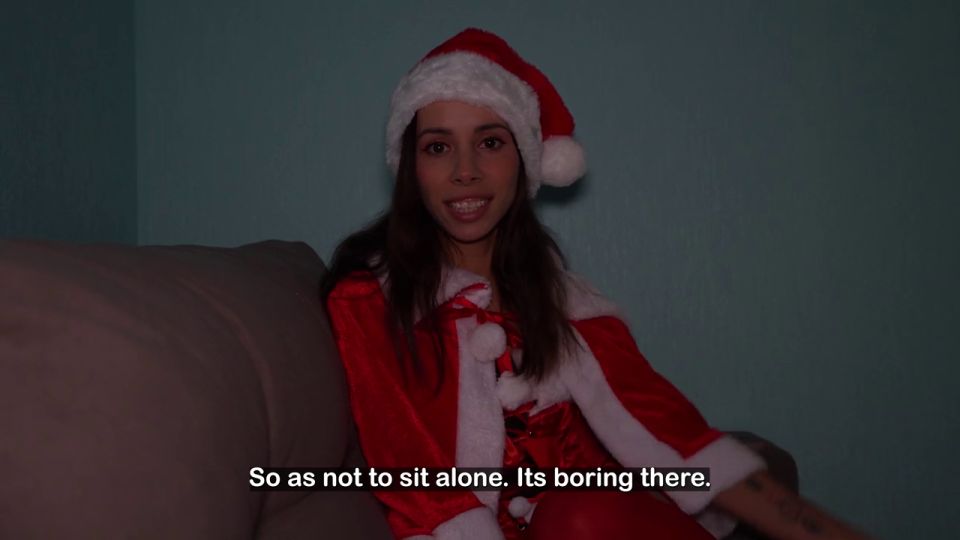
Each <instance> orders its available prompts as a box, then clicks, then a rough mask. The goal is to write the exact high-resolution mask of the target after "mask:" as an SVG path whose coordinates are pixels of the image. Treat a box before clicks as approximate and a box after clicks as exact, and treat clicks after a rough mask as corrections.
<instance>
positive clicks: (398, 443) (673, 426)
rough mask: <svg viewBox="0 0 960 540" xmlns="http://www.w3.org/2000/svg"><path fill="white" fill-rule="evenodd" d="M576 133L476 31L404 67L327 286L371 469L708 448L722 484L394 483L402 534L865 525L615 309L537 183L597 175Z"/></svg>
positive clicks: (709, 463)
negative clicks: (371, 182) (678, 373)
mask: <svg viewBox="0 0 960 540" xmlns="http://www.w3.org/2000/svg"><path fill="white" fill-rule="evenodd" d="M572 134H573V118H572V117H571V115H570V113H569V112H568V111H567V109H566V107H565V106H564V104H563V101H562V100H561V99H560V96H559V95H558V94H557V92H556V90H555V89H554V88H553V86H552V85H551V84H550V82H549V81H548V80H547V78H546V77H545V76H544V75H543V74H542V73H540V72H539V71H538V70H537V69H536V68H535V67H533V66H531V65H530V64H528V63H526V62H525V61H524V60H522V59H521V58H520V57H519V56H518V55H517V53H516V52H514V51H513V50H512V49H511V48H510V47H509V46H508V45H507V44H506V42H504V41H503V40H501V39H500V38H498V37H497V36H495V35H493V34H490V33H488V32H484V31H481V30H476V29H468V30H465V31H464V32H461V33H460V34H458V35H456V36H454V37H453V38H451V39H450V40H448V41H446V42H445V43H443V44H442V45H440V46H439V47H437V48H436V49H434V50H433V51H431V52H430V53H429V54H427V56H426V57H425V58H424V59H423V60H421V61H420V62H419V63H418V64H417V65H416V66H415V67H414V68H413V69H412V70H411V71H410V72H409V73H408V74H407V75H406V76H405V77H404V78H403V80H402V81H401V82H400V84H399V85H398V87H397V89H396V91H395V92H394V95H393V98H392V101H391V111H390V118H389V121H388V125H387V145H388V150H387V162H388V164H389V165H390V166H391V167H392V168H393V170H394V171H395V172H396V185H395V189H394V193H393V200H392V202H391V205H390V208H389V210H388V211H387V212H386V213H385V214H384V215H383V216H382V217H381V218H380V219H378V220H377V221H376V222H374V223H373V224H372V225H370V226H369V227H367V228H365V229H363V230H361V231H359V232H357V233H355V234H353V235H352V236H350V237H348V238H347V239H346V240H344V241H343V243H342V244H340V246H339V247H338V248H337V250H336V253H335V254H334V257H333V261H332V265H331V268H330V272H329V273H328V274H327V276H326V278H325V280H324V283H323V287H322V294H323V300H324V302H325V305H326V307H327V312H328V314H329V316H330V320H331V324H332V327H333V330H334V335H335V338H336V342H337V346H338V348H339V350H340V355H341V357H342V359H343V362H344V365H345V368H346V373H347V378H348V383H349V387H350V398H351V404H352V407H353V413H354V417H355V420H356V424H357V428H358V431H359V437H360V443H361V446H362V449H363V452H364V455H365V456H366V459H367V461H368V464H369V465H370V466H372V467H417V466H419V467H438V468H450V467H453V466H457V467H517V466H531V467H540V468H549V467H561V468H574V467H579V468H596V467H612V468H616V467H642V466H655V467H709V468H710V471H711V476H710V481H711V487H710V490H709V491H701V492H666V493H665V495H666V496H664V495H663V494H659V493H650V492H640V491H636V492H631V493H621V492H619V491H597V492H583V491H577V492H571V491H545V490H543V489H537V488H530V487H519V486H516V485H510V486H508V487H505V488H503V489H501V490H500V491H480V490H478V491H476V492H472V491H468V490H462V491H378V492H377V493H376V494H377V496H378V497H379V499H380V500H381V501H382V502H383V503H384V505H385V507H386V511H387V517H388V521H389V523H390V526H391V527H392V529H393V531H394V534H395V535H396V536H397V537H398V538H438V539H444V538H463V539H473V538H476V539H488V538H489V539H493V538H504V537H506V538H535V539H536V538H550V539H554V540H557V539H564V538H577V539H589V538H641V537H642V538H651V539H660V538H683V539H692V540H696V539H708V538H712V537H713V536H717V537H719V536H722V535H724V534H726V533H728V532H729V531H730V530H731V529H732V525H733V524H734V523H735V519H734V518H739V519H742V520H746V521H748V522H750V523H752V524H753V525H754V526H756V527H757V528H759V529H761V530H763V531H765V532H767V533H768V534H769V535H771V536H773V537H776V538H798V539H800V538H856V537H858V536H857V534H856V533H854V532H853V531H851V530H850V529H848V528H847V527H846V526H844V525H843V524H841V523H839V522H838V521H836V520H834V519H832V518H830V517H828V516H827V515H825V514H824V513H822V512H820V511H818V510H816V509H815V508H813V507H812V506H810V505H809V504H807V503H806V502H804V501H803V500H801V499H799V498H797V497H796V496H795V495H792V494H791V493H789V492H788V491H787V490H786V489H784V488H783V487H781V486H780V485H779V484H777V483H776V482H775V481H774V480H772V479H771V478H770V477H769V476H768V475H767V474H766V473H764V472H763V468H764V463H763V461H762V460H761V459H760V458H759V457H757V456H756V455H755V454H754V453H753V452H751V451H750V450H749V449H747V448H746V447H744V446H742V445H740V444H739V443H737V442H736V441H734V440H732V439H730V438H729V437H727V436H725V435H724V434H722V433H721V432H719V431H717V430H715V429H713V428H711V427H710V426H709V425H708V424H707V423H706V422H705V421H704V420H703V418H702V417H701V416H700V414H699V413H698V412H697V410H696V409H695V408H694V407H693V406H692V405H691V404H690V403H689V402H688V401H687V400H686V399H684V397H683V396H682V395H681V394H680V393H679V392H678V391H677V390H676V389H675V388H674V387H673V386H671V385H670V384H669V383H668V382H667V381H666V380H665V379H663V378H662V377H661V376H659V375H658V374H657V373H656V372H655V371H653V370H652V369H651V367H650V366H649V364H648V363H647V362H646V360H645V359H644V358H643V356H642V355H641V354H640V352H639V351H638V350H637V348H636V345H635V344H634V341H633V338H632V337H631V336H630V333H629V330H628V329H627V327H626V325H625V324H624V322H623V321H622V319H621V318H620V317H619V316H618V315H617V311H616V309H615V307H614V306H613V305H612V304H611V303H610V302H609V301H607V300H605V299H604V298H603V297H601V296H600V295H599V294H597V293H596V292H594V291H593V289H591V288H590V287H589V286H588V285H586V284H585V283H583V281H582V280H580V279H578V278H576V277H575V276H573V275H572V274H570V273H569V272H567V271H566V269H565V263H564V260H563V257H562V255H561V254H560V250H559V248H558V247H557V245H556V243H555V242H554V241H553V239H552V238H551V237H550V235H549V234H548V233H547V232H546V230H545V229H544V228H543V226H541V224H540V223H539V221H538V220H537V217H536V215H535V213H534V211H533V207H532V202H531V201H532V199H533V197H534V196H535V194H536V192H537V188H538V187H539V186H540V184H541V183H548V184H553V185H566V184H569V183H571V182H573V181H575V180H576V179H577V178H579V177H580V176H582V175H583V173H584V170H585V167H584V159H583V153H582V150H581V149H580V146H579V145H578V144H577V142H576V141H575V140H574V139H573V138H572ZM508 481H512V479H508ZM511 484H513V483H512V482H511ZM708 531H709V532H708ZM711 534H712V535H713V536H711Z"/></svg>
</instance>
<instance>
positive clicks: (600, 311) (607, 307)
mask: <svg viewBox="0 0 960 540" xmlns="http://www.w3.org/2000/svg"><path fill="white" fill-rule="evenodd" d="M563 284H564V291H565V293H566V297H567V298H566V306H565V311H566V313H567V318H569V319H570V320H572V321H579V320H586V319H593V318H597V317H616V318H618V319H623V314H622V312H621V311H620V309H619V308H618V307H617V305H616V304H615V303H614V302H613V301H612V300H610V299H609V298H607V297H606V296H604V295H603V294H602V293H601V292H600V291H598V290H597V289H596V287H594V286H593V285H592V284H591V283H590V282H589V281H588V280H587V279H586V278H585V277H583V276H581V275H579V274H576V273H574V272H571V271H569V270H564V271H563Z"/></svg>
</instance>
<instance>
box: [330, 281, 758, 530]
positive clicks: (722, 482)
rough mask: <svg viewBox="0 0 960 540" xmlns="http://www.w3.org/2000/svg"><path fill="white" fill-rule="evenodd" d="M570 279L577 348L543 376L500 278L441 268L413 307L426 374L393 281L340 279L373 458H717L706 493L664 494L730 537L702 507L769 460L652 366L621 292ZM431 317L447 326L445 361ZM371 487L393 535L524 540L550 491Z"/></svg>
mask: <svg viewBox="0 0 960 540" xmlns="http://www.w3.org/2000/svg"><path fill="white" fill-rule="evenodd" d="M565 279H566V284H567V285H566V286H567V298H568V302H567V306H566V312H567V316H568V318H569V320H570V321H571V324H572V326H573V328H574V332H575V334H576V337H577V341H578V344H579V347H576V348H573V349H572V350H571V351H569V353H567V354H568V356H569V357H568V358H563V359H562V361H561V362H560V367H559V369H557V370H556V372H554V373H552V374H550V375H549V376H548V377H547V378H546V379H545V380H543V381H541V382H539V383H533V382H532V381H529V380H526V379H525V378H523V377H520V376H516V375H515V374H514V373H513V372H512V365H514V364H516V363H517V362H520V361H522V358H519V357H518V356H519V354H518V353H519V351H520V343H521V341H520V340H521V336H518V335H516V331H515V329H514V326H513V325H512V324H511V321H510V316H509V315H501V314H498V313H491V312H489V311H486V308H487V306H488V305H489V303H490V298H491V288H490V284H489V283H488V282H487V281H486V280H485V279H484V278H482V277H480V276H477V275H475V274H473V273H470V272H468V271H466V270H463V269H459V268H448V269H445V270H444V272H443V276H442V280H441V284H440V287H439V291H438V298H437V303H438V305H439V308H438V311H437V313H435V314H430V315H431V317H422V316H421V315H422V314H418V316H417V317H416V319H417V321H418V322H417V324H415V328H414V339H415V345H416V347H417V350H418V354H419V355H420V357H421V360H422V362H421V370H422V371H421V372H420V373H419V374H418V373H416V372H415V371H414V370H413V368H412V365H411V362H410V361H409V360H410V359H409V358H405V359H403V360H404V361H401V360H400V359H398V358H397V357H396V352H395V347H394V342H393V339H392V337H391V334H390V331H389V329H388V326H387V321H388V311H387V301H386V296H385V293H384V290H383V288H384V286H385V284H386V283H387V281H386V280H385V279H383V277H382V276H381V277H380V278H379V279H378V277H376V276H374V275H373V274H371V273H369V272H356V273H354V274H352V275H350V276H348V277H347V278H345V279H343V280H342V281H341V282H340V283H338V284H337V286H336V287H335V288H334V290H333V291H332V293H331V294H330V296H329V298H328V300H327V308H328V312H329V315H330V319H331V326H332V328H333V333H334V337H335V340H336V343H337V347H338V349H339V352H340V356H341V358H342V360H343V363H344V367H345V370H346V374H347V382H348V385H349V390H350V402H351V406H352V410H353V414H354V419H355V422H356V425H357V430H358V434H359V438H360V444H361V448H362V450H363V453H364V456H365V457H366V459H367V462H368V465H369V466H371V467H378V468H379V467H437V468H450V467H454V466H456V467H507V466H511V467H512V466H517V465H536V466H538V467H554V466H555V467H584V468H593V467H598V466H603V467H615V466H623V467H649V466H653V467H709V468H710V490H709V491H698V492H681V491H669V492H667V493H666V494H667V495H668V496H669V497H670V498H671V499H672V500H673V502H674V503H675V504H676V505H678V506H679V507H680V508H681V509H682V510H683V511H684V512H686V513H687V514H691V515H694V516H695V517H696V518H697V519H698V520H699V521H700V523H701V525H703V526H704V527H705V528H706V529H707V530H709V531H710V532H711V533H712V534H714V536H716V537H718V538H719V537H722V536H723V535H726V534H728V533H729V532H730V530H732V528H733V525H734V524H735V522H734V521H733V520H732V519H731V518H730V517H729V516H727V515H725V514H722V513H720V512H718V511H714V510H712V509H707V508H706V507H707V505H708V503H709V502H710V500H711V499H712V498H713V497H714V496H715V495H716V493H718V492H720V491H723V490H724V489H726V488H728V487H730V486H732V485H733V484H735V483H736V482H738V481H740V480H741V479H743V478H744V477H746V476H747V475H749V474H751V473H752V472H754V471H757V470H759V469H761V468H763V467H764V463H763V461H762V460H761V459H760V458H759V457H758V456H757V455H756V454H754V453H753V452H752V451H751V450H749V449H748V448H746V447H745V446H743V445H741V444H739V443H737V442H736V441H734V440H733V439H731V438H729V437H728V436H725V435H724V434H723V433H721V432H719V431H717V430H716V429H713V428H711V427H710V426H709V425H708V424H707V423H706V421H705V420H704V419H703V417H702V416H701V415H700V413H699V412H698V411H697V410H696V408H695V407H694V406H693V405H692V404H690V402H689V401H687V400H686V399H685V398H684V397H683V395H682V394H681V393H680V392H679V391H678V390H677V389H676V388H674V387H673V386H672V385H671V384H670V383H669V382H668V381H667V380H666V379H664V378H663V377H662V376H660V375H659V374H658V373H656V372H655V371H654V370H653V369H652V368H651V367H650V365H649V364H648V363H647V361H646V360H645V359H644V357H643V356H642V355H641V353H640V352H639V350H638V349H637V347H636V344H635V342H634V340H633V338H632V336H631V335H630V332H629V329H628V328H627V326H626V324H625V323H624V322H623V320H622V318H621V317H620V316H619V315H618V312H617V310H616V308H615V306H614V305H613V304H612V303H610V302H609V301H608V300H606V299H605V298H603V297H602V296H601V295H599V294H598V293H596V292H595V291H594V290H593V289H592V288H591V287H589V286H588V285H587V284H586V283H585V282H584V281H583V280H582V279H580V278H578V277H576V276H574V275H573V274H567V275H566V276H565ZM428 318H433V319H434V320H436V321H438V323H439V329H440V336H439V338H440V339H441V340H442V342H443V350H444V351H445V355H444V358H442V359H439V362H435V361H434V360H435V359H436V352H435V351H436V347H435V346H434V339H435V336H434V335H433V334H432V333H431V332H432V330H431V329H430V325H426V324H422V323H423V322H424V321H425V320H426V319H428ZM511 357H512V360H511ZM411 381H413V383H412V384H411ZM375 494H376V496H377V497H378V498H379V499H380V501H381V502H382V503H383V504H384V505H385V507H386V511H387V520H388V522H389V524H390V527H391V528H392V530H393V533H394V534H395V535H396V537H397V538H415V539H430V538H434V539H438V540H444V539H455V538H471V539H474V538H475V539H502V538H516V537H519V532H518V531H519V530H521V529H522V527H523V525H524V524H525V523H526V522H527V521H529V520H530V519H531V518H532V516H533V514H534V512H535V509H536V502H537V500H538V498H539V496H540V495H541V493H534V492H530V491H528V490H518V489H515V488H510V487H508V488H506V489H505V490H504V491H503V492H498V491H475V492H474V491H469V490H461V491H446V490H444V491H431V490H425V491H376V492H375Z"/></svg>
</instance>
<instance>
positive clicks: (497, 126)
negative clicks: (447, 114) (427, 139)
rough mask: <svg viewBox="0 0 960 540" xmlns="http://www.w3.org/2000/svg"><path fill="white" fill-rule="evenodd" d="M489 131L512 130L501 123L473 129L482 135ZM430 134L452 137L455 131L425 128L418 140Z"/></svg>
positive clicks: (483, 125) (418, 134)
mask: <svg viewBox="0 0 960 540" xmlns="http://www.w3.org/2000/svg"><path fill="white" fill-rule="evenodd" d="M488 129H505V130H507V131H510V128H508V127H507V126H505V125H503V124H501V123H499V122H495V123H492V124H482V125H479V126H477V127H475V128H473V132H474V133H480V132H481V131H487V130H488ZM430 133H439V134H440V135H452V134H453V131H452V130H449V129H447V128H439V127H435V128H424V129H423V130H421V131H420V133H417V138H418V139H419V138H420V137H423V136H424V135H427V134H430Z"/></svg>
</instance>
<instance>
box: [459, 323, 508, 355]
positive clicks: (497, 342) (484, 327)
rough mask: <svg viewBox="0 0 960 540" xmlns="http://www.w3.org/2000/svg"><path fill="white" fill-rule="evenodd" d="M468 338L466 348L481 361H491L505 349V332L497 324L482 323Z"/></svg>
mask: <svg viewBox="0 0 960 540" xmlns="http://www.w3.org/2000/svg"><path fill="white" fill-rule="evenodd" d="M468 339H469V343H468V344H467V348H468V349H469V350H470V352H471V353H472V354H473V356H474V358H476V359H477V360H479V361H481V362H492V361H493V360H496V359H497V357H499V356H500V355H501V354H503V351H505V350H506V349H507V333H506V332H504V331H503V328H501V327H500V325H499V324H494V323H489V322H488V323H483V324H481V325H480V326H478V327H476V328H475V329H474V330H473V332H472V333H471V334H470V337H469V338H468Z"/></svg>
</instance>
